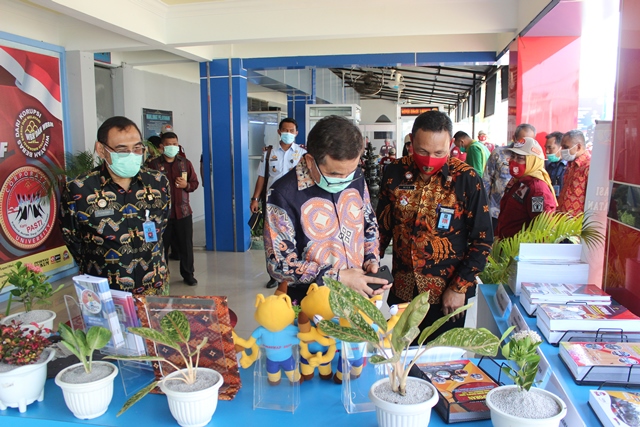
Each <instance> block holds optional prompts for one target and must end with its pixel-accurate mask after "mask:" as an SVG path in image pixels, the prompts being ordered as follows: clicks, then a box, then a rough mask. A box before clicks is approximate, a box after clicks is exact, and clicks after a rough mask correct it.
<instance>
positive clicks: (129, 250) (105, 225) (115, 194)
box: [60, 164, 171, 295]
mask: <svg viewBox="0 0 640 427" xmlns="http://www.w3.org/2000/svg"><path fill="white" fill-rule="evenodd" d="M170 205H171V196H170V192H169V188H168V180H167V178H166V176H165V175H164V174H162V173H161V172H158V171H154V170H151V169H147V168H145V167H143V168H141V169H140V172H139V173H138V174H137V175H136V176H135V177H133V178H132V179H131V185H130V187H129V189H128V190H124V189H123V188H122V187H120V186H119V185H118V184H116V183H115V182H114V181H113V180H112V179H111V175H110V174H109V171H108V170H107V169H106V166H105V165H104V164H102V165H100V166H98V167H97V168H95V169H93V170H92V171H91V172H89V173H88V174H86V175H83V176H79V177H77V178H76V179H74V180H70V181H69V182H68V183H67V185H66V188H65V189H64V190H63V192H62V202H61V204H60V223H61V224H60V225H61V229H62V235H63V237H64V240H65V243H66V244H67V248H69V251H70V252H71V254H72V255H73V257H74V259H75V260H76V262H77V263H78V266H79V268H80V272H81V273H84V274H90V275H92V276H100V277H106V278H108V279H109V286H110V287H111V289H120V290H123V291H128V292H132V293H135V294H152V295H153V294H160V293H162V290H163V288H164V284H165V282H166V281H167V280H168V275H167V266H166V263H165V258H164V249H163V245H162V233H163V232H164V229H165V227H166V224H167V218H168V216H169V209H170ZM147 210H148V211H149V220H150V221H152V222H153V223H154V225H155V229H156V235H157V241H156V242H147V241H146V239H145V233H144V230H143V224H144V222H145V221H146V211H147Z"/></svg>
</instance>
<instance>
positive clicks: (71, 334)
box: [58, 323, 111, 373]
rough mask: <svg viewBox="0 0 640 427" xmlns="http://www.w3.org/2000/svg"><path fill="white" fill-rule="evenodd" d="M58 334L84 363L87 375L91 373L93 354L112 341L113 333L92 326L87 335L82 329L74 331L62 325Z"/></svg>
mask: <svg viewBox="0 0 640 427" xmlns="http://www.w3.org/2000/svg"><path fill="white" fill-rule="evenodd" d="M58 332H59V333H60V336H61V337H62V344H63V345H64V346H65V347H66V348H68V349H69V351H70V352H71V353H73V354H74V355H75V356H76V357H77V358H78V360H80V361H81V362H82V364H83V365H84V370H85V372H86V373H90V372H91V368H92V364H93V352H94V351H95V350H99V349H101V348H102V347H104V346H105V345H107V344H108V343H109V340H110V339H111V331H110V330H108V329H107V328H104V327H102V326H92V327H90V328H89V330H88V331H87V333H86V334H85V333H84V331H83V330H81V329H77V330H75V331H73V330H72V329H71V328H70V327H69V326H67V325H66V324H64V323H60V326H59V327H58Z"/></svg>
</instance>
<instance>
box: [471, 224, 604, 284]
mask: <svg viewBox="0 0 640 427" xmlns="http://www.w3.org/2000/svg"><path fill="white" fill-rule="evenodd" d="M566 241H569V242H572V243H580V242H583V243H584V244H585V245H586V246H588V247H594V246H598V245H600V244H602V243H603V242H604V235H603V234H602V232H601V231H600V227H599V226H598V224H596V223H595V222H594V221H590V220H589V219H588V218H586V219H585V217H584V214H580V215H578V216H575V217H572V216H571V215H569V214H567V213H561V212H555V213H550V212H543V213H541V214H540V215H538V216H537V217H536V218H535V219H534V220H533V221H531V223H529V225H526V226H523V227H522V230H520V231H519V232H518V233H516V234H515V235H514V236H513V237H508V238H506V239H496V240H495V241H494V242H493V247H492V248H491V254H490V255H489V257H488V258H487V265H486V266H485V268H484V271H483V272H482V273H480V275H479V277H480V279H481V280H482V282H483V283H493V284H506V283H508V280H509V274H510V272H511V270H512V268H514V267H515V263H516V261H515V258H516V257H517V256H518V253H519V252H520V244H521V243H561V242H566Z"/></svg>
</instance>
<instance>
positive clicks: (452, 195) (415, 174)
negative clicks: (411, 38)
mask: <svg viewBox="0 0 640 427" xmlns="http://www.w3.org/2000/svg"><path fill="white" fill-rule="evenodd" d="M451 132H452V123H451V119H449V117H448V116H447V115H446V114H444V113H442V112H439V111H429V112H426V113H423V114H421V115H420V116H418V117H417V118H416V121H415V122H414V124H413V130H412V132H411V141H412V143H413V155H411V156H407V157H403V158H401V159H399V160H396V161H395V162H394V163H393V164H391V165H389V166H387V169H386V172H385V174H384V176H383V178H382V189H381V192H380V201H379V202H378V208H377V216H378V220H379V226H380V253H381V254H384V250H385V249H386V248H387V246H388V245H389V243H390V241H391V239H392V238H393V278H394V284H393V287H392V288H391V291H390V292H389V297H388V299H387V302H388V303H389V305H393V304H399V303H403V302H407V301H411V300H412V299H413V298H414V297H415V296H416V295H418V294H419V293H423V292H427V291H430V299H429V302H430V303H431V304H432V305H431V308H430V310H429V312H428V313H427V316H426V318H425V320H424V321H423V322H422V324H421V325H420V329H424V328H426V327H428V326H430V325H431V324H433V322H434V321H435V320H437V319H439V318H440V317H442V316H443V314H449V313H451V312H453V311H454V310H456V309H457V308H459V307H461V306H463V305H464V304H465V303H466V301H467V300H468V299H469V297H471V296H473V295H474V294H475V286H474V285H475V281H476V276H477V275H478V273H480V272H481V271H482V270H483V269H484V266H485V263H486V261H487V256H488V255H489V251H490V249H491V243H492V241H493V232H492V227H491V218H490V216H489V207H488V206H487V198H486V195H485V192H484V190H483V188H482V181H481V180H480V177H479V176H478V174H477V172H476V171H475V170H474V169H473V168H472V167H471V166H469V165H467V164H466V163H464V162H462V161H460V160H459V159H456V158H453V157H450V155H449V143H450V141H451ZM464 320H465V316H464V315H458V316H456V318H455V319H453V321H452V322H447V323H446V324H445V325H443V326H442V327H441V328H440V329H438V330H437V332H436V335H439V334H442V333H443V332H445V331H447V330H449V329H452V328H454V327H458V326H464Z"/></svg>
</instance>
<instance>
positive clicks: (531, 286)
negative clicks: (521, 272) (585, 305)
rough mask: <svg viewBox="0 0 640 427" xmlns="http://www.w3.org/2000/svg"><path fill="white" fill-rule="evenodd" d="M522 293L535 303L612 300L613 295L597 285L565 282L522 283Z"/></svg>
mask: <svg viewBox="0 0 640 427" xmlns="http://www.w3.org/2000/svg"><path fill="white" fill-rule="evenodd" d="M522 293H523V294H526V295H528V297H529V300H530V301H531V302H533V303H540V302H558V303H563V302H571V301H589V302H591V301H605V302H606V301H609V302H610V301H611V296H610V295H609V294H607V293H605V292H603V291H602V289H600V288H599V287H597V286H596V285H591V284H587V285H572V284H565V283H531V282H523V283H522Z"/></svg>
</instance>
